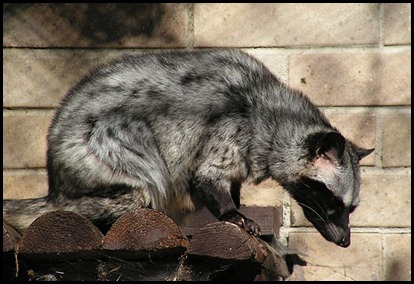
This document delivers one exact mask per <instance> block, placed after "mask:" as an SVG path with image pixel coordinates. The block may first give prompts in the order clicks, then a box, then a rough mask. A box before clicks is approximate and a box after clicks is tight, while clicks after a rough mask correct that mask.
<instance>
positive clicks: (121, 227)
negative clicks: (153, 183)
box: [102, 208, 188, 259]
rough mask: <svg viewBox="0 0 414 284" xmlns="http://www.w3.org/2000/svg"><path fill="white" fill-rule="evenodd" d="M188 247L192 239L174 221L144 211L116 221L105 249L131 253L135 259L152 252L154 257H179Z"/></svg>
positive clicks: (108, 235) (159, 213)
mask: <svg viewBox="0 0 414 284" xmlns="http://www.w3.org/2000/svg"><path fill="white" fill-rule="evenodd" d="M187 246H188V239H187V238H186V236H185V235H184V234H183V233H182V232H181V230H180V228H179V227H178V225H177V224H175V223H174V221H173V220H171V219H170V218H169V217H167V216H166V215H164V214H163V213H161V212H159V211H156V210H152V209H147V208H141V209H137V210H134V211H130V212H127V213H125V214H123V215H122V216H121V217H120V218H119V219H118V220H116V221H115V223H114V224H113V225H112V227H111V228H110V230H109V231H108V233H107V234H106V236H105V237H104V239H103V245H102V248H103V249H106V250H112V251H114V250H117V251H121V252H122V251H123V252H125V251H129V252H132V253H133V254H129V256H133V257H134V258H138V257H140V256H141V255H142V252H144V255H146V254H147V252H148V251H151V252H152V253H151V256H152V257H156V258H158V259H159V258H162V257H164V256H166V255H175V256H176V257H179V256H180V255H181V254H183V253H184V252H185V250H186V248H187ZM139 252H141V253H139ZM123 256H124V257H127V256H128V255H126V254H124V255H123Z"/></svg>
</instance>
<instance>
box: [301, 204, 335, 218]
mask: <svg viewBox="0 0 414 284" xmlns="http://www.w3.org/2000/svg"><path fill="white" fill-rule="evenodd" d="M298 203H299V204H300V205H301V206H305V207H306V208H308V209H309V210H311V211H313V212H314V213H315V214H316V215H318V217H319V218H320V219H321V220H322V221H324V222H325V223H326V222H327V221H328V220H327V219H324V218H323V217H322V216H321V215H319V213H318V212H316V210H314V209H313V208H312V207H310V206H308V205H306V204H304V203H301V202H298Z"/></svg>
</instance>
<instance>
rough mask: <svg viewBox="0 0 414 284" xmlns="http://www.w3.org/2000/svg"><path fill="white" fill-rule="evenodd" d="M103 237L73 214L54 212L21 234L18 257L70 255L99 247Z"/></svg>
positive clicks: (87, 221) (35, 222)
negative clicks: (41, 254)
mask: <svg viewBox="0 0 414 284" xmlns="http://www.w3.org/2000/svg"><path fill="white" fill-rule="evenodd" d="M102 238H103V235H102V233H101V232H100V231H99V230H98V228H96V227H95V226H94V225H93V224H92V222H91V221H89V220H88V219H86V218H85V217H82V216H80V215H78V214H76V213H74V212H69V211H54V212H49V213H46V214H44V215H42V216H40V217H39V218H37V219H36V220H35V221H34V222H33V223H32V224H31V225H30V226H29V227H28V228H27V230H26V231H25V232H24V233H23V236H22V238H21V240H20V242H19V246H18V252H20V253H38V254H39V253H70V252H78V251H88V250H92V249H97V248H99V247H100V245H101V242H102Z"/></svg>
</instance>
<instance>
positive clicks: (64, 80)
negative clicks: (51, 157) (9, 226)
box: [3, 3, 411, 280]
mask: <svg viewBox="0 0 414 284" xmlns="http://www.w3.org/2000/svg"><path fill="white" fill-rule="evenodd" d="M214 47H225V48H239V49H243V50H245V51H247V52H249V53H251V54H252V55H253V56H255V57H257V58H258V59H259V60H261V61H262V62H264V64H266V65H267V66H268V67H269V69H270V70H271V71H272V72H274V73H275V74H276V75H277V76H278V77H280V78H281V80H283V81H284V82H286V83H287V84H289V85H290V86H292V87H294V88H298V89H301V90H303V92H304V93H306V94H307V95H308V96H309V97H310V98H311V99H312V101H314V102H315V103H316V104H317V105H318V106H320V107H321V109H322V110H323V111H324V112H325V113H326V115H327V116H328V117H329V119H330V120H331V122H332V123H333V124H334V125H335V126H336V127H337V128H338V129H339V130H340V131H341V132H343V133H344V134H345V135H346V136H347V137H349V138H350V139H351V140H353V141H355V142H356V143H358V144H359V145H360V146H363V147H367V148H370V147H375V152H374V153H373V154H371V156H369V157H367V158H366V159H365V160H363V163H362V189H361V202H360V206H359V207H358V209H357V210H356V211H355V213H354V214H353V216H352V218H351V225H352V233H353V236H352V244H351V246H350V247H349V248H347V249H343V248H339V247H337V246H335V245H333V244H332V243H328V242H327V241H325V240H324V239H323V238H322V237H321V236H320V235H319V234H318V233H317V232H316V230H315V229H313V227H312V226H311V225H310V224H309V222H307V221H306V219H305V218H304V216H303V214H302V212H301V209H300V208H299V206H298V205H297V204H296V203H295V201H293V200H291V198H290V197H289V196H288V194H287V193H286V192H284V191H283V190H282V189H281V188H280V186H278V185H277V184H276V183H275V182H272V181H266V182H264V183H262V184H261V185H259V186H251V185H246V186H244V187H243V189H242V203H244V204H246V205H260V206H275V205H282V206H283V227H282V228H281V235H280V238H281V240H282V242H284V243H285V244H286V245H288V246H289V247H290V248H291V249H297V250H298V251H301V252H304V253H306V254H307V256H306V257H305V259H306V260H307V261H308V265H307V266H306V267H296V269H295V273H294V275H292V277H291V279H292V280H411V4H247V3H246V4H36V3H34V4H20V3H16V4H3V198H31V197H39V196H43V195H45V194H46V193H47V178H46V170H45V164H46V162H45V161H46V159H45V151H46V133H47V129H48V126H49V123H50V121H51V119H52V117H53V114H54V111H55V108H56V107H57V106H58V105H59V101H60V100H61V99H62V98H63V97H64V96H65V94H66V92H67V91H68V90H69V88H70V87H71V86H73V85H74V84H75V83H76V82H77V81H78V80H79V79H80V78H82V76H84V75H85V74H86V73H87V72H88V70H90V69H91V68H93V67H94V66H96V65H98V64H100V63H103V62H106V61H107V60H109V59H111V58H114V57H117V56H119V55H122V54H125V53H129V54H130V53H140V52H142V51H148V50H155V49H177V48H178V49H189V50H192V49H198V48H214Z"/></svg>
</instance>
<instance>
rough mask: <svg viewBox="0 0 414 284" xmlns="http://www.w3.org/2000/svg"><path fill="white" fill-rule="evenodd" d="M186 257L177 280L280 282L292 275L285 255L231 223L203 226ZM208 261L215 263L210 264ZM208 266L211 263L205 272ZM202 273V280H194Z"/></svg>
mask: <svg viewBox="0 0 414 284" xmlns="http://www.w3.org/2000/svg"><path fill="white" fill-rule="evenodd" d="M187 256H188V258H187V260H186V261H185V263H183V267H181V268H180V270H179V272H178V273H177V275H176V279H177V280H212V279H220V277H221V279H226V280H238V279H239V278H240V279H243V277H244V278H245V279H246V278H248V279H250V280H255V279H256V280H257V279H260V280H275V279H277V280H279V279H285V278H287V277H288V276H289V275H290V273H289V270H288V266H287V264H286V260H285V258H284V255H283V254H281V253H279V252H277V251H275V250H274V249H273V248H272V247H271V246H270V245H268V244H267V243H266V242H265V241H263V240H262V239H260V238H257V237H253V236H251V235H250V234H248V233H247V232H246V231H245V230H243V229H242V228H240V227H239V226H237V225H235V224H232V223H229V222H215V223H210V224H208V225H206V226H204V227H202V228H201V229H200V230H199V231H198V232H196V233H195V234H194V235H193V237H192V239H191V241H190V244H189V246H188V249H187ZM208 259H214V260H215V261H210V262H208V261H206V260H208ZM207 263H210V264H209V265H208V268H207V269H206V266H207ZM202 267H203V268H204V270H203V268H202ZM223 267H226V268H223ZM202 270H203V271H204V272H205V273H204V275H203V278H202V279H194V277H196V276H197V273H196V272H198V275H200V273H199V272H200V271H202ZM180 271H181V272H180ZM182 271H185V273H182ZM230 272H231V273H230ZM229 273H230V274H229ZM183 275H184V276H183ZM218 275H219V276H218ZM197 277H199V276H197Z"/></svg>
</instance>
